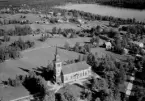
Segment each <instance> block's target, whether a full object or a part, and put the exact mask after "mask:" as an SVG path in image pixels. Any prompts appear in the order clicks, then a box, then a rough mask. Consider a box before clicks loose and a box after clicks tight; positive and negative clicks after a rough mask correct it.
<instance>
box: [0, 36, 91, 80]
mask: <svg viewBox="0 0 145 101" xmlns="http://www.w3.org/2000/svg"><path fill="white" fill-rule="evenodd" d="M86 41H89V38H73V39H67V38H62V39H61V38H50V39H48V40H47V41H46V42H45V43H39V42H37V45H36V46H35V48H34V49H29V50H26V51H23V52H22V53H21V54H22V56H23V58H20V59H17V60H8V61H5V62H3V63H1V64H0V67H1V68H0V77H1V79H4V78H7V77H15V75H16V74H26V72H24V71H23V70H22V69H20V68H19V67H21V68H23V69H32V68H36V67H39V66H47V64H48V60H49V61H52V60H53V59H54V52H55V47H50V46H56V45H57V46H58V47H63V46H64V44H65V42H68V43H69V44H70V43H71V44H70V45H72V46H73V45H74V44H75V43H76V42H86ZM59 54H60V58H61V60H62V61H64V60H71V59H76V58H78V55H79V54H78V53H75V52H70V51H67V50H63V49H59Z"/></svg>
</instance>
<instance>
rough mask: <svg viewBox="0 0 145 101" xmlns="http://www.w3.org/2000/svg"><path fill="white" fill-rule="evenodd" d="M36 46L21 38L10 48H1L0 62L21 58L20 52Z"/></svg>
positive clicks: (9, 46)
mask: <svg viewBox="0 0 145 101" xmlns="http://www.w3.org/2000/svg"><path fill="white" fill-rule="evenodd" d="M34 44H35V43H34V42H31V41H25V42H24V41H23V40H22V39H21V38H19V39H18V40H17V41H14V42H13V43H11V44H10V45H8V46H2V47H0V62H4V61H5V60H7V59H16V58H19V57H20V56H21V55H20V51H22V50H25V49H28V48H31V47H33V46H34Z"/></svg>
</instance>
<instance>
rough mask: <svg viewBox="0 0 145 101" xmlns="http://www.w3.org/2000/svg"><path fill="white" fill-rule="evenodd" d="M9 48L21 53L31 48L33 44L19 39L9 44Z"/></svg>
mask: <svg viewBox="0 0 145 101" xmlns="http://www.w3.org/2000/svg"><path fill="white" fill-rule="evenodd" d="M10 46H11V47H14V48H16V49H17V50H20V51H22V50H25V49H28V48H31V47H33V46H34V42H31V41H26V42H24V41H23V40H22V39H21V38H19V40H18V41H14V42H13V43H12V44H10Z"/></svg>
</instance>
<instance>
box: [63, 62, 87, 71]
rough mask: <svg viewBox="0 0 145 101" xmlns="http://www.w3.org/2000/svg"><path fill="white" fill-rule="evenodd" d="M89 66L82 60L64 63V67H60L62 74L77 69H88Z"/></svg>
mask: <svg viewBox="0 0 145 101" xmlns="http://www.w3.org/2000/svg"><path fill="white" fill-rule="evenodd" d="M89 67H90V65H88V64H87V63H86V62H85V61H83V62H78V63H73V64H69V65H65V66H64V67H62V72H63V74H69V73H74V72H77V71H81V70H85V69H88V68H89Z"/></svg>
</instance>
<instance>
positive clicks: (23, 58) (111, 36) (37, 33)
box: [0, 4, 145, 101]
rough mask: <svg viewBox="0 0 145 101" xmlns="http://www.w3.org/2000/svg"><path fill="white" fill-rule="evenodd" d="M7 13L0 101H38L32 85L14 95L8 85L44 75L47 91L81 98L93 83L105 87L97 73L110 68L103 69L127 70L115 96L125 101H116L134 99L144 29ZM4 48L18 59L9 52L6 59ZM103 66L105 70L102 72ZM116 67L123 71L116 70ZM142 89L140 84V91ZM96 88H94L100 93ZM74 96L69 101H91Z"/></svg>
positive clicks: (2, 23) (59, 15)
mask: <svg viewBox="0 0 145 101" xmlns="http://www.w3.org/2000/svg"><path fill="white" fill-rule="evenodd" d="M10 8H11V5H10V7H8V8H4V9H1V10H0V47H1V50H0V57H2V58H0V59H1V60H0V86H1V87H0V98H1V99H2V100H1V99H0V101H37V100H36V99H35V97H34V95H35V94H34V93H31V89H30V88H31V87H28V86H30V85H31V83H30V84H28V85H27V84H23V85H25V86H24V87H16V88H18V89H16V88H15V89H14V88H13V87H12V88H11V87H10V90H9V84H8V83H9V81H10V79H9V78H12V80H11V81H13V80H14V78H15V77H16V76H18V75H22V76H23V75H27V74H31V75H36V74H42V73H43V72H45V73H46V74H44V75H42V78H49V79H47V80H46V79H45V80H46V82H47V83H46V86H47V87H48V88H49V90H50V91H53V92H54V93H55V94H57V93H58V92H61V90H62V89H63V88H65V86H66V87H67V86H68V85H69V87H68V88H71V87H72V88H71V89H72V92H73V93H74V94H75V93H80V92H81V91H82V89H84V88H85V86H84V85H85V84H87V83H88V82H89V81H90V80H94V79H95V80H98V82H99V80H102V81H101V83H102V82H103V83H104V81H103V80H104V78H105V77H104V76H107V75H105V74H101V73H100V72H102V73H104V72H105V73H106V74H107V73H110V71H111V70H110V68H113V67H110V68H109V67H107V66H110V65H111V64H114V65H115V66H118V68H117V70H116V71H120V72H122V71H123V70H122V69H120V68H124V67H125V66H127V67H126V69H124V71H125V76H126V77H124V76H122V79H123V80H122V82H123V83H122V84H121V85H119V88H118V89H119V90H118V91H119V94H121V96H124V97H122V98H123V99H126V100H118V101H129V100H127V99H129V97H130V96H133V95H134V82H136V75H137V74H140V76H139V77H140V78H144V76H143V75H142V74H143V73H144V56H145V47H144V43H145V42H144V38H145V36H144V35H143V34H144V33H145V27H144V26H142V25H133V24H132V25H131V24H118V23H115V22H113V21H107V20H90V18H89V17H88V18H87V17H86V18H85V17H82V16H81V14H79V13H78V14H77V13H75V11H71V10H70V11H67V12H66V11H61V10H58V9H56V8H54V9H51V10H50V11H49V12H47V13H43V12H41V11H37V10H36V9H34V8H32V9H30V8H29V6H28V5H26V4H23V5H22V6H21V8H13V9H10ZM84 15H85V14H84ZM86 15H87V14H86ZM22 31H23V32H22ZM19 43H21V44H22V45H21V44H19ZM6 46H8V47H10V50H14V51H16V52H17V51H18V53H16V52H14V51H13V52H14V53H13V52H10V53H11V54H12V55H10V54H9V55H5V54H7V53H8V52H9V51H6V52H5V50H3V49H4V48H3V47H6ZM13 47H14V48H15V49H16V50H15V49H13ZM23 47H24V48H23ZM11 48H12V49H11ZM6 49H7V48H6ZM8 49H9V48H8ZM106 61H107V62H106ZM111 61H114V62H112V63H111ZM101 63H102V64H101ZM105 63H106V64H105ZM107 63H108V64H107ZM103 64H105V65H106V68H107V69H109V70H107V69H105V65H103ZM121 64H122V66H123V67H119V66H120V65H121ZM99 66H100V67H99ZM101 66H102V67H101ZM111 66H112V65H111ZM46 68H51V69H48V70H47V69H46ZM52 68H53V69H52ZM43 69H44V70H43ZM39 70H40V71H39ZM121 70H122V71H121ZM46 71H47V72H46ZM50 71H51V72H53V73H51V72H50ZM108 71H109V72H108ZM124 71H123V72H124ZM31 72H32V73H31ZM33 72H35V73H36V74H35V73H33ZM117 73H118V72H117ZM109 75H110V74H109ZM112 75H115V73H114V74H112ZM118 75H119V76H120V75H121V74H119V73H118ZM30 77H31V76H30ZM123 77H124V78H125V79H124V78H123ZM26 78H27V76H26ZM118 78H119V77H118ZM140 78H138V77H137V80H141V79H140ZM7 79H8V81H7ZM37 79H38V78H37ZM105 79H106V78H105ZM120 79H121V77H120ZM20 81H21V80H20ZM105 82H106V81H105ZM118 82H119V81H118ZM32 84H33V83H32ZM92 84H93V83H92ZM144 84H145V83H144V81H143V80H142V83H140V85H144ZM100 85H101V84H100ZM100 85H99V84H98V85H97V86H99V87H100V88H101V87H102V86H100ZM102 85H103V87H104V88H105V87H108V86H105V83H104V84H102ZM136 85H137V83H136V84H135V86H136ZM31 86H32V85H31ZM27 87H28V88H27ZM32 88H33V87H32ZM100 88H98V89H100ZM5 89H6V91H4V90H5ZM26 89H27V90H28V89H30V91H27V90H26ZM80 89H81V90H80ZM88 89H89V88H85V90H88ZM92 89H93V88H92ZM96 89H97V87H96V88H94V90H92V92H97V93H98V92H99V90H98V89H97V90H96ZM107 89H108V88H107ZM17 90H18V91H17ZM73 90H74V91H73ZM100 91H101V90H100ZM15 92H16V93H15ZM20 92H22V93H21V94H20ZM62 92H63V91H62ZM106 92H107V91H106ZM18 93H19V94H18ZM85 93H86V92H85ZM99 93H100V92H99ZM87 94H88V93H87ZM92 94H94V93H92ZM36 96H37V94H36ZM38 96H39V95H38ZM78 96H81V94H78V95H77V97H76V99H77V100H68V101H90V100H87V98H85V97H84V98H81V97H78ZM83 96H85V95H83ZM36 98H37V97H36ZM48 99H49V97H48ZM61 99H62V98H61ZM96 99H101V98H99V97H98V98H96ZM38 101H39V100H38ZM45 101H46V100H45ZM51 101H53V100H51ZM56 101H57V100H56ZM58 101H59V100H58ZM62 101H64V100H62ZM66 101H67V100H66ZM95 101H105V100H95ZM112 101H113V100H112Z"/></svg>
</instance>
